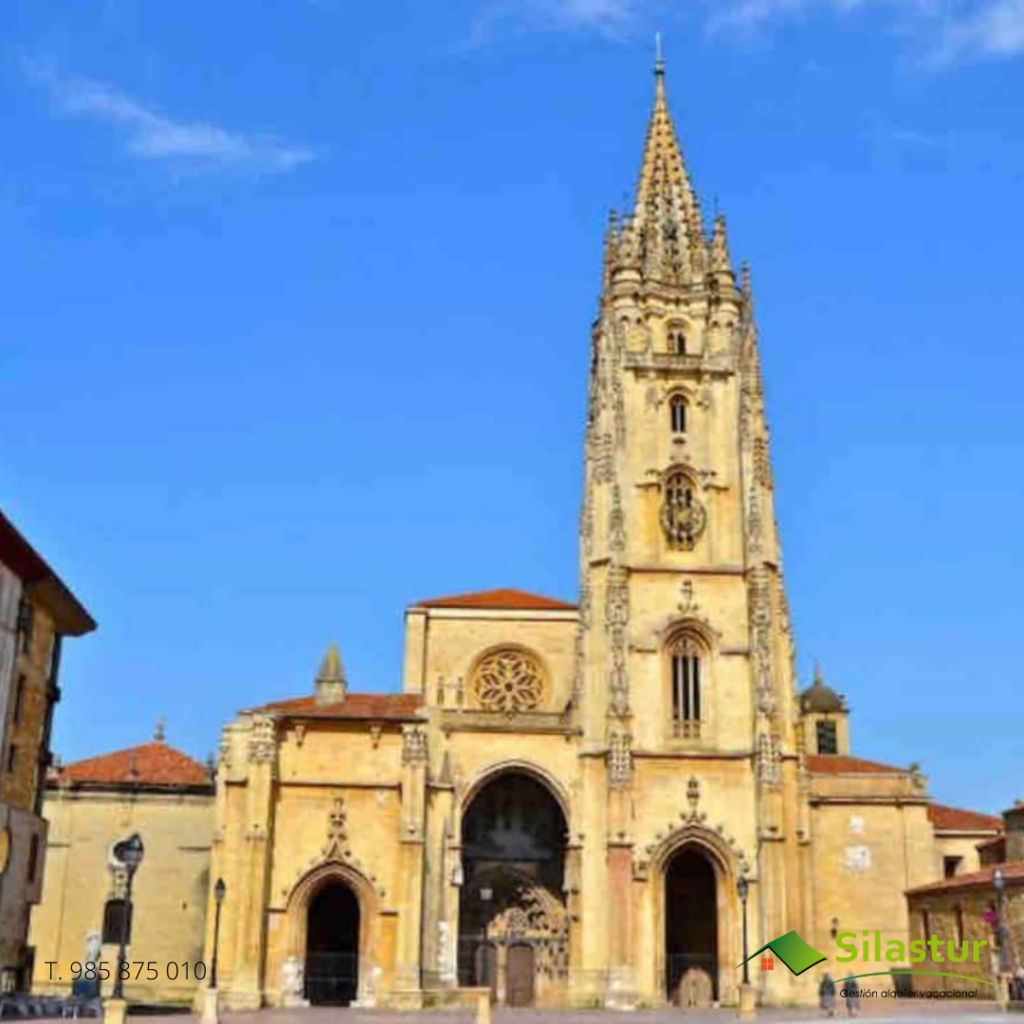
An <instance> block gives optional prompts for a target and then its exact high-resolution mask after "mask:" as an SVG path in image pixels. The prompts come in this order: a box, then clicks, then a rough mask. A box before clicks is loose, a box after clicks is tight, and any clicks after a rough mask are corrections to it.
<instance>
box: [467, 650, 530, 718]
mask: <svg viewBox="0 0 1024 1024" xmlns="http://www.w3.org/2000/svg"><path fill="white" fill-rule="evenodd" d="M471 686H472V688H473V693H474V694H475V695H476V699H477V700H478V701H479V703H480V706H481V707H482V708H484V710H486V711H501V712H504V713H505V714H516V713H517V712H520V711H534V710H536V708H537V707H538V706H539V705H540V703H541V701H542V700H543V698H544V675H543V672H542V671H541V667H540V663H539V662H538V661H537V659H536V658H535V657H534V656H533V655H532V654H530V653H529V652H528V651H524V650H522V649H521V648H518V647H503V648H501V649H500V650H497V651H492V652H491V653H490V654H488V655H486V657H484V658H483V659H482V660H481V661H480V663H479V664H478V665H477V667H476V671H475V672H474V673H473V681H472V684H471Z"/></svg>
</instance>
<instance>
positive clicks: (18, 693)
mask: <svg viewBox="0 0 1024 1024" xmlns="http://www.w3.org/2000/svg"><path fill="white" fill-rule="evenodd" d="M24 700H25V677H24V676H18V681H17V682H16V683H15V684H14V706H13V707H12V708H11V725H19V724H20V723H21V709H22V704H23V703H24Z"/></svg>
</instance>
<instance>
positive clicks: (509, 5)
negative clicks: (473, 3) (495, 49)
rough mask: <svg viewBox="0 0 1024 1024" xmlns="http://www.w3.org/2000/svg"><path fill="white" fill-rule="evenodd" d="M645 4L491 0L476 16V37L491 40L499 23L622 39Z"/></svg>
mask: <svg viewBox="0 0 1024 1024" xmlns="http://www.w3.org/2000/svg"><path fill="white" fill-rule="evenodd" d="M643 5H644V0H488V2H487V3H485V4H484V5H483V6H482V7H481V9H480V11H479V12H478V14H477V17H476V20H475V22H474V25H473V36H474V38H475V39H477V40H479V39H481V38H483V37H486V36H489V35H490V34H491V33H492V31H493V30H494V28H495V26H496V25H498V24H499V23H504V24H506V25H507V24H510V23H511V24H514V25H516V26H518V27H519V28H522V29H526V30H528V31H534V30H543V31H576V30H582V31H589V32H596V33H597V34H598V35H602V36H607V37H611V38H619V37H622V36H624V35H626V34H628V33H629V32H630V30H631V29H632V28H633V27H635V24H636V22H637V18H638V15H639V14H640V13H641V11H642V7H643Z"/></svg>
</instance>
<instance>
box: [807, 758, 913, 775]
mask: <svg viewBox="0 0 1024 1024" xmlns="http://www.w3.org/2000/svg"><path fill="white" fill-rule="evenodd" d="M807 769H808V771H811V772H815V773H816V774H821V775H848V774H854V775H860V774H865V775H868V774H877V775H892V774H893V773H896V774H899V775H906V774H907V772H908V771H909V769H907V768H897V767H896V766H895V765H891V764H881V763H880V762H878V761H863V760H861V759H860V758H859V757H847V756H846V755H845V754H812V755H811V756H810V757H808V758H807Z"/></svg>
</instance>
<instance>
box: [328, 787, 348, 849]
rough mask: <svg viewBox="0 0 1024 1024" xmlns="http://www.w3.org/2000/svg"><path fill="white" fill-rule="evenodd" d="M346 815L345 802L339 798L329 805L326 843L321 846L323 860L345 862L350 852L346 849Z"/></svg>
mask: <svg viewBox="0 0 1024 1024" xmlns="http://www.w3.org/2000/svg"><path fill="white" fill-rule="evenodd" d="M347 844H348V813H347V812H346V810H345V801H344V800H343V799H342V798H341V797H340V796H339V797H336V798H335V800H334V803H333V804H331V810H330V813H329V814H328V815H327V841H326V842H325V843H324V845H323V850H322V852H323V855H324V860H347V859H348V858H349V855H350V853H351V851H350V850H349V849H348V845H347Z"/></svg>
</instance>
